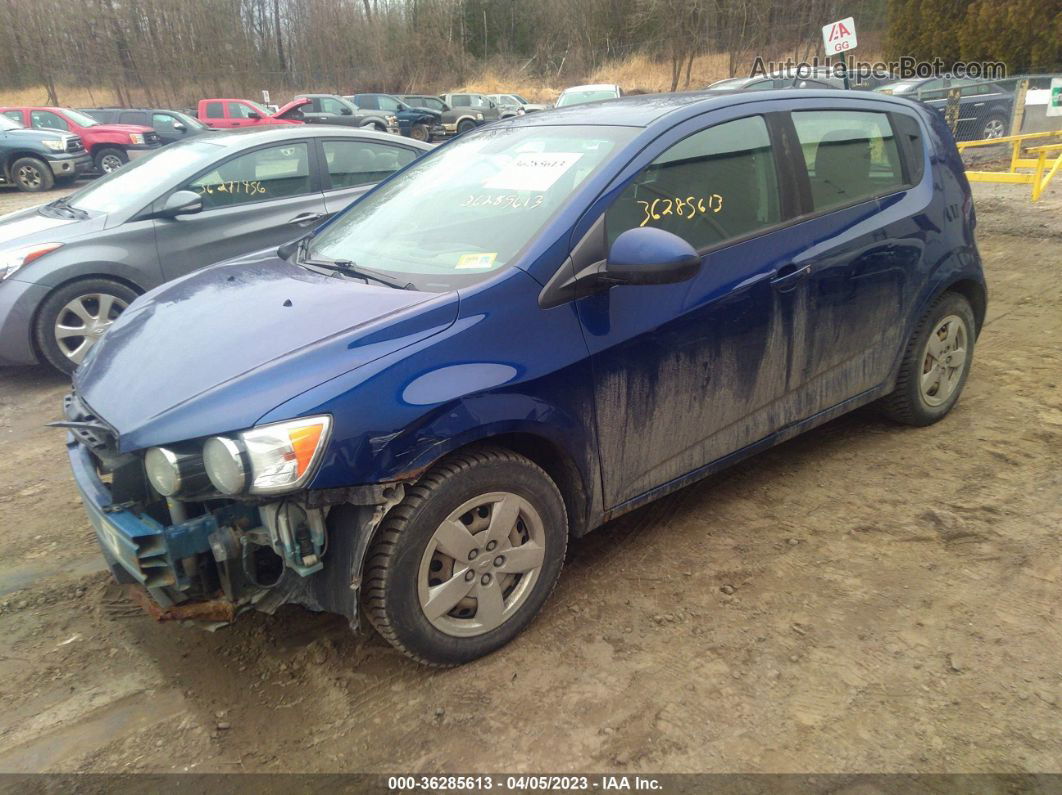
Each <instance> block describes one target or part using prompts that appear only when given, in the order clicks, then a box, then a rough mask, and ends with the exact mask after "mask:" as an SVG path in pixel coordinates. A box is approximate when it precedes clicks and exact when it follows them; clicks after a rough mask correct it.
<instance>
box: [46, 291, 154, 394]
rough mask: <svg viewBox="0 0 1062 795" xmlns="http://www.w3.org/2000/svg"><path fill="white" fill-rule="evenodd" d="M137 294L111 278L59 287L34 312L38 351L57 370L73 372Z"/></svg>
mask: <svg viewBox="0 0 1062 795" xmlns="http://www.w3.org/2000/svg"><path fill="white" fill-rule="evenodd" d="M136 297H137V293H136V291H134V290H133V289H131V288H130V287H127V286H126V285H124V284H122V283H121V282H116V281H113V280H111V279H82V280H80V281H76V282H72V283H70V284H68V285H66V286H64V287H60V288H59V289H58V290H56V291H55V292H53V293H52V294H51V295H49V296H48V297H47V298H46V299H45V300H44V303H42V304H41V307H40V309H39V310H38V311H37V320H36V322H35V323H34V328H33V336H34V339H35V340H36V342H37V348H38V350H39V351H40V352H41V354H42V355H43V356H44V359H45V360H46V361H47V362H48V364H50V365H51V366H52V367H54V368H55V369H56V370H58V371H59V372H61V373H67V374H69V373H72V372H74V370H76V369H77V366H78V365H79V364H80V363H81V362H82V360H83V359H84V358H85V354H87V353H88V352H89V350H90V349H92V348H93V347H95V345H96V343H97V342H99V340H100V338H101V337H102V336H103V334H104V333H105V332H106V331H107V329H108V328H109V327H110V325H111V323H112V322H113V321H114V320H115V319H117V317H118V315H120V314H121V313H122V312H123V311H124V310H125V308H126V307H128V306H129V304H131V303H132V302H133V301H134V300H135V299H136ZM77 331H84V333H83V334H78V333H76V332H77Z"/></svg>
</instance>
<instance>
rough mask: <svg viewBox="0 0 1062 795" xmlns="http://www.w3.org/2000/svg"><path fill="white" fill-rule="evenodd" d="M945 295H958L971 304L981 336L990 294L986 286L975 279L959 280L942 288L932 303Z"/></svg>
mask: <svg viewBox="0 0 1062 795" xmlns="http://www.w3.org/2000/svg"><path fill="white" fill-rule="evenodd" d="M944 293H958V294H959V295H961V296H962V297H963V298H965V299H966V300H967V301H969V302H970V306H971V307H972V308H973V312H974V321H975V322H976V323H977V329H976V331H977V333H978V334H980V333H981V329H982V327H983V326H984V323H985V313H986V312H987V311H988V292H987V291H986V290H985V286H984V285H983V284H981V283H980V282H978V281H976V280H974V279H957V280H955V281H953V282H950V283H949V284H947V285H945V286H944V287H942V288H941V289H940V290H939V291H938V292H937V294H936V295H934V296H933V298H932V301H935V300H936V299H937V298H939V297H940V296H941V295H943V294H944Z"/></svg>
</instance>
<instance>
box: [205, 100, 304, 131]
mask: <svg viewBox="0 0 1062 795" xmlns="http://www.w3.org/2000/svg"><path fill="white" fill-rule="evenodd" d="M309 104H310V100H308V99H296V100H294V101H293V102H289V103H288V104H287V105H285V106H284V107H282V108H281V109H280V110H278V111H277V112H276V113H270V112H269V111H268V110H266V109H265V108H263V107H262V106H261V105H259V104H258V103H257V102H251V100H249V99H201V100H199V113H198V114H197V115H198V116H199V121H201V122H203V123H204V124H207V125H209V126H211V127H215V128H218V129H229V128H232V127H262V126H265V125H268V124H302V121H301V120H299V116H300V113H299V111H298V110H297V108H300V107H302V106H303V105H309Z"/></svg>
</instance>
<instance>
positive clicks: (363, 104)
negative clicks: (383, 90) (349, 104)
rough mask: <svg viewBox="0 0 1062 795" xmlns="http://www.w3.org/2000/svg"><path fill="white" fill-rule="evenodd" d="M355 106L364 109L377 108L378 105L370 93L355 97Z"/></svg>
mask: <svg viewBox="0 0 1062 795" xmlns="http://www.w3.org/2000/svg"><path fill="white" fill-rule="evenodd" d="M356 100H357V102H356V104H357V106H358V107H359V108H364V109H365V110H379V109H380V108H379V106H378V105H377V104H376V97H375V96H373V95H372V94H362V95H360V96H358V97H357V98H356Z"/></svg>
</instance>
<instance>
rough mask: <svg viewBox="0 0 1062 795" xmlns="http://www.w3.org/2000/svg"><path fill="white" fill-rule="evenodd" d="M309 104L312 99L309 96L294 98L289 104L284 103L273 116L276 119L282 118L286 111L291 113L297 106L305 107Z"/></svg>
mask: <svg viewBox="0 0 1062 795" xmlns="http://www.w3.org/2000/svg"><path fill="white" fill-rule="evenodd" d="M309 104H310V99H309V98H308V97H303V98H301V99H293V100H292V101H291V102H289V103H288V104H287V105H284V106H283V107H282V108H281V109H280V110H278V111H277V112H276V113H274V114H273V118H274V119H282V118H284V114H285V113H291V111H293V110H295V109H297V108H302V107H305V106H306V105H309Z"/></svg>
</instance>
